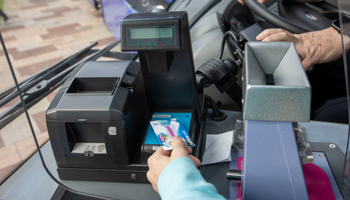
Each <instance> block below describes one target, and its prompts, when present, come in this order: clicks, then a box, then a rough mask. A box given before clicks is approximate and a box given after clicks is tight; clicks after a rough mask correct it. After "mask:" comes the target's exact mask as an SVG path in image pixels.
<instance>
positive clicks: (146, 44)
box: [46, 12, 203, 183]
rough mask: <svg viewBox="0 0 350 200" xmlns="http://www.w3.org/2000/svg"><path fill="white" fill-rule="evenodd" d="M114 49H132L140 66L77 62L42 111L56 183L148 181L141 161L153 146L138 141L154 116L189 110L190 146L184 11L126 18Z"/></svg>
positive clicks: (192, 107)
mask: <svg viewBox="0 0 350 200" xmlns="http://www.w3.org/2000/svg"><path fill="white" fill-rule="evenodd" d="M121 50H122V51H138V54H139V60H140V63H138V62H135V61H108V62H107V61H92V62H87V63H85V64H82V65H81V66H79V67H78V68H77V69H76V70H75V71H74V72H73V73H72V75H71V76H70V77H69V78H68V79H67V80H66V82H65V83H64V84H63V86H62V87H61V89H60V90H59V92H58V93H57V95H56V97H55V98H54V100H53V101H52V103H51V105H50V107H49V108H48V110H47V114H46V115H47V127H48V132H49V136H50V140H51V145H52V149H53V152H54V155H55V159H56V162H57V166H58V170H57V171H58V174H59V177H60V179H62V180H85V181H110V182H129V183H147V182H148V180H147V178H146V173H147V171H148V166H147V159H148V157H149V156H151V155H152V153H154V149H150V148H148V145H146V144H145V138H146V136H147V133H148V128H149V124H150V123H149V122H150V120H151V119H152V116H153V113H156V112H157V113H162V112H171V113H177V112H180V113H191V125H190V129H189V134H190V136H191V137H192V139H193V140H194V142H195V143H197V140H198V134H199V132H200V127H201V126H200V124H201V114H200V111H201V110H202V109H200V108H199V98H198V93H197V86H196V79H195V71H194V64H193V56H192V48H191V39H190V32H189V25H188V18H187V13H186V12H165V13H143V14H132V15H129V16H127V17H126V18H125V19H124V20H123V21H122V23H121ZM201 105H203V104H201ZM154 145H159V144H154ZM154 145H153V146H154Z"/></svg>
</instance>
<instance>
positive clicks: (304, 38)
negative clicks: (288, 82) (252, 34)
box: [256, 27, 349, 70]
mask: <svg viewBox="0 0 350 200" xmlns="http://www.w3.org/2000/svg"><path fill="white" fill-rule="evenodd" d="M256 39H257V40H258V41H264V42H267V41H289V42H293V43H294V45H295V47H296V49H297V52H298V54H299V56H300V59H301V63H302V65H303V67H304V69H305V70H307V69H308V68H309V67H311V66H312V65H315V64H320V63H327V62H331V61H334V60H337V59H339V58H341V57H342V55H343V49H342V42H341V36H340V34H339V33H338V32H337V31H336V30H334V29H333V28H332V27H330V28H327V29H324V30H321V31H315V32H309V33H303V34H292V33H290V32H288V31H285V30H283V29H266V30H265V31H263V32H261V33H260V34H259V35H258V36H257V37H256ZM346 48H347V49H349V48H348V47H346Z"/></svg>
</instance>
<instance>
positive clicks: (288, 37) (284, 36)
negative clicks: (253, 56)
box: [262, 32, 298, 45]
mask: <svg viewBox="0 0 350 200" xmlns="http://www.w3.org/2000/svg"><path fill="white" fill-rule="evenodd" d="M262 41H263V42H270V41H288V42H293V43H294V45H297V43H298V39H297V38H296V37H294V36H293V35H292V34H291V33H286V32H281V33H276V34H273V35H270V36H267V37H266V38H265V39H263V40H262Z"/></svg>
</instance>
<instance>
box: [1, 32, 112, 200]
mask: <svg viewBox="0 0 350 200" xmlns="http://www.w3.org/2000/svg"><path fill="white" fill-rule="evenodd" d="M0 41H1V45H2V48H3V50H4V53H5V56H6V59H7V63H8V65H9V67H10V70H11V74H12V77H13V80H14V82H15V85H16V88H17V91H21V90H20V86H19V84H18V82H17V78H16V75H15V72H14V70H13V67H12V64H11V60H10V58H9V56H8V52H7V49H6V46H5V43H4V40H3V38H2V34H1V32H0ZM18 94H19V97H20V99H21V102H22V106H23V109H24V113H25V115H26V117H27V120H28V123H29V127H30V130H31V132H32V135H33V138H34V142H35V146H36V148H37V150H38V154H39V157H40V160H41V163H42V165H43V167H44V169H45V171H46V172H47V174H48V175H49V176H50V178H51V179H52V180H53V181H55V182H56V183H57V184H58V185H59V186H61V187H62V188H64V189H65V190H67V191H69V192H71V193H75V194H78V195H83V196H88V197H93V198H99V199H105V200H118V199H114V198H110V197H104V196H99V195H95V194H89V193H85V192H80V191H77V190H74V189H71V188H70V187H68V186H66V185H64V184H63V183H61V182H60V181H59V180H57V179H56V178H55V177H54V176H53V175H52V174H51V172H50V171H49V169H48V168H47V166H46V164H45V161H44V158H43V155H42V153H41V149H40V146H39V143H38V140H37V138H36V135H35V132H34V129H33V126H32V122H31V120H30V118H29V114H28V110H27V108H26V105H25V103H24V100H23V96H22V93H21V92H18Z"/></svg>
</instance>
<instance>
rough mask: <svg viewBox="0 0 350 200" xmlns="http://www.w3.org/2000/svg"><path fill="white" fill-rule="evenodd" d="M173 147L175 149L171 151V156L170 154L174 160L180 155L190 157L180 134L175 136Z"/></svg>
mask: <svg viewBox="0 0 350 200" xmlns="http://www.w3.org/2000/svg"><path fill="white" fill-rule="evenodd" d="M172 147H173V151H172V152H171V156H170V158H171V159H172V160H175V159H176V158H180V157H188V152H187V150H186V149H185V143H184V142H183V141H182V139H181V138H180V137H179V136H175V137H173V140H172Z"/></svg>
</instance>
